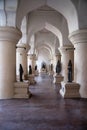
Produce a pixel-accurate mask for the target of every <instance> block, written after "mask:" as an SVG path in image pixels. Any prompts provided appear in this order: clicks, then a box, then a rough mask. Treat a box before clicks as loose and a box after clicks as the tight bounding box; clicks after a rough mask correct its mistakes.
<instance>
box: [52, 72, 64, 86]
mask: <svg viewBox="0 0 87 130" xmlns="http://www.w3.org/2000/svg"><path fill="white" fill-rule="evenodd" d="M63 79H64V77H63V76H62V75H60V74H59V75H58V74H56V75H54V81H53V83H55V84H61V82H62V81H63Z"/></svg>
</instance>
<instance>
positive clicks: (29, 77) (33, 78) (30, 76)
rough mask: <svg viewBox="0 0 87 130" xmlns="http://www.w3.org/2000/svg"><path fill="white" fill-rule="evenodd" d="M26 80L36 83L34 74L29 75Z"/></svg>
mask: <svg viewBox="0 0 87 130" xmlns="http://www.w3.org/2000/svg"><path fill="white" fill-rule="evenodd" d="M28 80H29V82H30V84H35V83H36V81H35V76H34V74H31V75H29V76H28Z"/></svg>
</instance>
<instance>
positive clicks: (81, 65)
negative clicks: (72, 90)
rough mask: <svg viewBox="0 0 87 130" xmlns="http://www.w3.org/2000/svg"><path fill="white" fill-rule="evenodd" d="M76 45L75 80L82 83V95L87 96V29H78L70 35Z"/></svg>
mask: <svg viewBox="0 0 87 130" xmlns="http://www.w3.org/2000/svg"><path fill="white" fill-rule="evenodd" d="M69 38H70V41H71V42H72V43H73V44H74V47H75V58H74V68H75V69H74V70H75V71H74V80H75V82H77V83H79V84H80V95H81V97H83V98H87V30H86V29H84V30H77V31H75V32H73V33H72V34H70V35H69Z"/></svg>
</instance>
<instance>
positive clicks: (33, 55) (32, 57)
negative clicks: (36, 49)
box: [29, 54, 37, 60]
mask: <svg viewBox="0 0 87 130" xmlns="http://www.w3.org/2000/svg"><path fill="white" fill-rule="evenodd" d="M29 57H30V59H31V60H37V57H36V54H29Z"/></svg>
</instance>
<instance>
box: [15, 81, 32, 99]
mask: <svg viewBox="0 0 87 130" xmlns="http://www.w3.org/2000/svg"><path fill="white" fill-rule="evenodd" d="M30 96H31V93H30V92H29V82H15V83H14V98H29V97H30Z"/></svg>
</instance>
